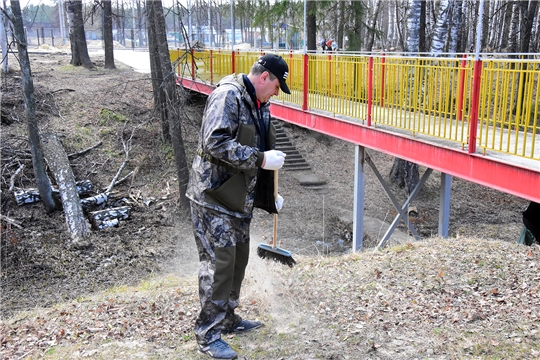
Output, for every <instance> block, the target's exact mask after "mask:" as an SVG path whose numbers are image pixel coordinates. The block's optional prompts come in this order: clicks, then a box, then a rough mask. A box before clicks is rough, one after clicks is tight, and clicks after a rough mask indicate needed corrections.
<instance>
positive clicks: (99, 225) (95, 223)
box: [89, 206, 131, 229]
mask: <svg viewBox="0 0 540 360" xmlns="http://www.w3.org/2000/svg"><path fill="white" fill-rule="evenodd" d="M130 214H131V207H129V206H121V207H117V208H112V209H106V210H98V211H92V212H90V214H89V217H90V222H91V224H92V227H93V228H94V229H104V228H106V227H111V226H116V225H118V223H119V221H120V220H126V219H129V216H130Z"/></svg>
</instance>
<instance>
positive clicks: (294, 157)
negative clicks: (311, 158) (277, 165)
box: [272, 119, 326, 190]
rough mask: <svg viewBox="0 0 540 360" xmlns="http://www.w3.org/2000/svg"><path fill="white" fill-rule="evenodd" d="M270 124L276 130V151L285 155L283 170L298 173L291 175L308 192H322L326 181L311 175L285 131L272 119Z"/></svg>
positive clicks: (309, 167) (306, 164)
mask: <svg viewBox="0 0 540 360" xmlns="http://www.w3.org/2000/svg"><path fill="white" fill-rule="evenodd" d="M272 123H273V124H274V127H275V128H276V149H277V150H280V151H283V152H284V153H285V154H287V157H285V164H283V169H285V170H287V171H291V172H292V171H294V172H295V173H296V172H298V173H299V174H298V175H293V177H294V178H296V179H297V180H298V182H299V183H300V185H302V186H304V187H306V188H309V189H310V190H322V189H324V188H325V186H326V180H324V179H322V178H320V177H319V176H317V175H315V174H313V172H312V171H311V166H310V165H309V164H308V162H307V161H306V160H305V159H304V157H303V156H302V154H300V152H299V151H298V150H297V149H296V146H294V143H293V142H292V141H291V140H290V139H289V136H288V135H287V133H286V131H285V129H283V126H281V124H280V123H279V121H278V120H276V119H272Z"/></svg>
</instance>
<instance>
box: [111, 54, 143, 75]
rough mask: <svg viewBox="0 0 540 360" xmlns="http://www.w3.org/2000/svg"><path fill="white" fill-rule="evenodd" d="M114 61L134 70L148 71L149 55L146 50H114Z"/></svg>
mask: <svg viewBox="0 0 540 360" xmlns="http://www.w3.org/2000/svg"><path fill="white" fill-rule="evenodd" d="M114 61H120V62H121V63H123V64H126V65H128V66H131V67H132V68H133V70H134V71H136V72H140V73H144V74H149V73H150V55H149V53H148V51H133V50H120V49H115V50H114Z"/></svg>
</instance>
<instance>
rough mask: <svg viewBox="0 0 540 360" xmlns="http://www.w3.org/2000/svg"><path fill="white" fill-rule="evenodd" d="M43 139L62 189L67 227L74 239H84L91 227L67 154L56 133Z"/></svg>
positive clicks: (46, 153) (48, 159)
mask: <svg viewBox="0 0 540 360" xmlns="http://www.w3.org/2000/svg"><path fill="white" fill-rule="evenodd" d="M42 140H43V152H44V153H45V159H46V160H47V164H48V165H49V168H50V169H51V172H52V173H53V175H54V177H55V179H56V184H57V185H58V190H59V191H60V198H61V199H62V206H63V208H64V216H65V218H66V225H67V228H68V230H69V232H70V234H71V237H72V239H73V240H74V241H79V240H82V239H83V238H84V237H86V236H87V235H88V234H89V232H90V229H89V226H88V222H87V221H86V218H85V217H84V213H83V210H82V206H81V200H80V198H79V194H78V192H77V185H76V184H75V177H74V176H73V171H72V170H71V166H70V164H69V160H68V157H67V154H66V152H65V151H64V148H63V147H62V144H60V141H59V140H58V137H57V136H56V135H54V134H44V135H43V136H42Z"/></svg>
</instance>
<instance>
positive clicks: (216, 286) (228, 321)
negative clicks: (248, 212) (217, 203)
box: [191, 203, 251, 345]
mask: <svg viewBox="0 0 540 360" xmlns="http://www.w3.org/2000/svg"><path fill="white" fill-rule="evenodd" d="M191 216H192V221H193V232H194V235H195V243H196V244H197V249H198V251H199V260H200V263H201V264H200V268H199V300H200V302H201V312H200V313H199V317H198V318H197V320H196V321H195V328H194V331H195V337H196V339H197V343H199V344H200V345H206V344H209V343H211V342H213V341H216V340H218V339H220V338H221V330H222V329H228V328H231V327H233V326H235V325H236V324H238V323H239V322H240V321H241V320H242V318H241V317H240V316H238V315H237V314H235V313H234V310H235V309H236V308H237V307H238V300H239V297H240V288H241V286H242V280H244V274H245V269H246V266H247V263H248V258H249V225H250V222H251V219H249V218H248V219H245V218H236V217H232V216H229V215H226V214H222V213H219V212H216V211H212V210H209V209H206V208H204V207H201V206H198V205H196V204H193V203H192V204H191Z"/></svg>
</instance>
